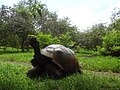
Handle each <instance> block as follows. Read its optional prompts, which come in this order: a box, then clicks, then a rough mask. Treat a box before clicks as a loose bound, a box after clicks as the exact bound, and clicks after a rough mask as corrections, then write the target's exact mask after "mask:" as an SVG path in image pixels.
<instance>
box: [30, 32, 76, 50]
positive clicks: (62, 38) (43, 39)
mask: <svg viewBox="0 0 120 90" xmlns="http://www.w3.org/2000/svg"><path fill="white" fill-rule="evenodd" d="M31 36H32V37H36V38H37V40H38V41H39V44H40V48H44V47H46V46H48V45H50V44H61V45H64V46H66V47H72V46H73V45H74V44H75V42H74V41H72V40H71V36H70V34H69V33H66V34H61V35H59V36H58V37H53V36H52V35H51V34H44V33H42V32H41V33H38V34H37V35H36V36H35V35H31Z"/></svg>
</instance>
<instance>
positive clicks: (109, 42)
mask: <svg viewBox="0 0 120 90" xmlns="http://www.w3.org/2000/svg"><path fill="white" fill-rule="evenodd" d="M99 51H100V53H102V54H105V55H112V56H120V31H118V30H113V31H110V32H108V33H106V35H105V36H104V37H103V44H102V48H101V50H99Z"/></svg>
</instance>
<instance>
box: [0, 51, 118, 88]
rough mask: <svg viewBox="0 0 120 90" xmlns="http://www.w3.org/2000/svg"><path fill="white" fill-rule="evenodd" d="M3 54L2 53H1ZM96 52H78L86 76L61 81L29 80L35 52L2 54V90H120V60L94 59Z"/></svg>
mask: <svg viewBox="0 0 120 90" xmlns="http://www.w3.org/2000/svg"><path fill="white" fill-rule="evenodd" d="M0 52H2V51H0ZM94 54H95V53H94V52H93V51H81V52H79V53H76V56H77V57H78V60H79V61H80V62H81V65H82V71H83V74H82V75H81V74H79V73H75V74H73V75H71V76H68V77H66V78H63V79H60V80H53V79H49V78H48V77H44V78H39V79H29V78H28V77H26V72H27V71H28V70H30V69H31V68H32V67H31V65H30V60H31V59H32V57H33V52H28V53H21V52H19V53H18V52H12V53H11V52H8V51H7V52H6V53H5V52H4V54H3V53H0V90H120V58H119V57H111V56H106V57H105V56H94Z"/></svg>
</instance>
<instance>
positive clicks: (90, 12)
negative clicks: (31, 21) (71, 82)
mask: <svg viewBox="0 0 120 90" xmlns="http://www.w3.org/2000/svg"><path fill="white" fill-rule="evenodd" d="M19 1H20V0H0V5H2V4H4V5H10V6H12V4H17V2H19ZM41 1H42V3H44V4H46V5H47V7H48V9H49V11H57V13H58V15H59V17H60V18H62V17H66V16H67V17H69V18H70V20H71V22H72V24H74V25H77V26H78V27H79V29H86V28H87V27H90V26H91V25H94V24H97V23H109V22H110V17H111V15H112V11H113V9H114V8H115V7H119V8H120V0H41Z"/></svg>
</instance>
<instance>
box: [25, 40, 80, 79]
mask: <svg viewBox="0 0 120 90" xmlns="http://www.w3.org/2000/svg"><path fill="white" fill-rule="evenodd" d="M30 45H31V46H32V48H33V49H34V58H33V59H32V60H31V64H32V66H33V67H34V68H33V69H32V70H29V71H28V72H27V76H28V77H29V78H38V77H42V76H49V77H51V78H53V79H60V78H63V77H66V76H68V75H70V74H71V73H68V72H66V71H65V70H63V69H61V68H60V67H59V66H58V65H57V64H55V63H54V62H52V60H51V58H49V57H46V56H44V55H42V54H41V53H40V49H39V42H38V41H37V40H36V38H31V39H30ZM78 72H80V73H81V70H79V71H78Z"/></svg>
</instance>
